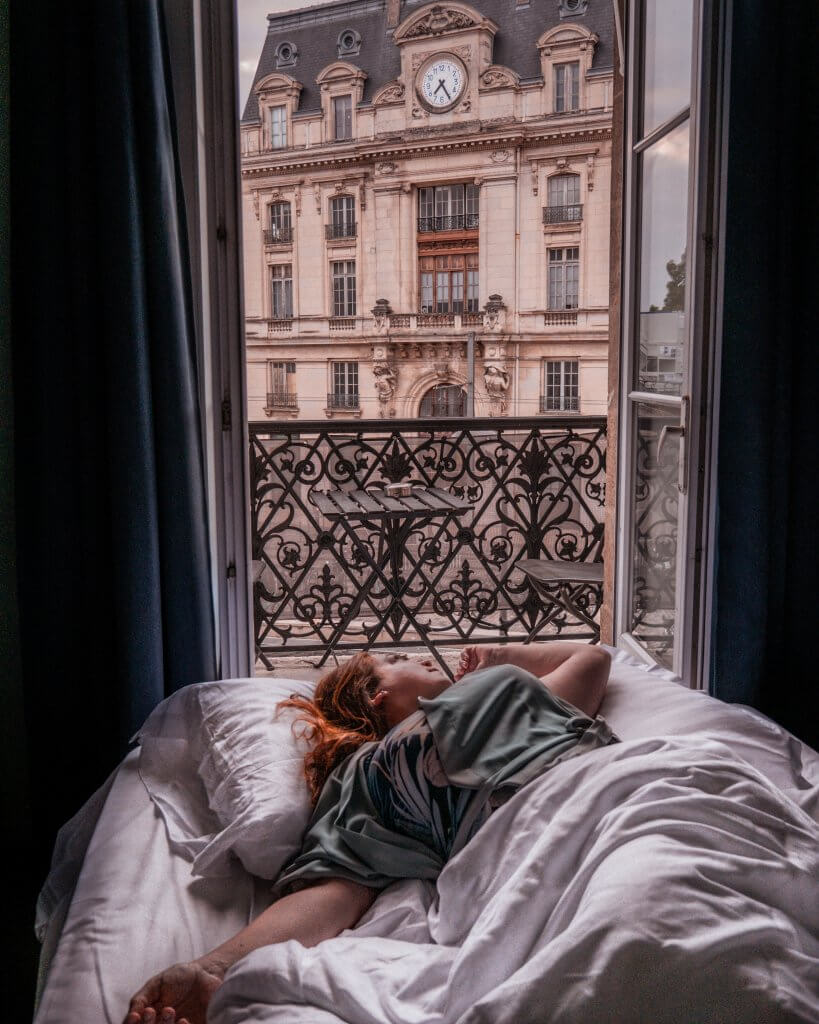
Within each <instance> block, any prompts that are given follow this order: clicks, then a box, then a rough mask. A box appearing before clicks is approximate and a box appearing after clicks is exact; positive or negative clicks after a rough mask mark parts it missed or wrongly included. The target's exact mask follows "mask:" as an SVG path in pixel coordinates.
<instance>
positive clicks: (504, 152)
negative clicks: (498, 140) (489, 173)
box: [489, 149, 512, 164]
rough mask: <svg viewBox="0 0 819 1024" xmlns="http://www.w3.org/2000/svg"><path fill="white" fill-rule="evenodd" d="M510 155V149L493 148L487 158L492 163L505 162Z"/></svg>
mask: <svg viewBox="0 0 819 1024" xmlns="http://www.w3.org/2000/svg"><path fill="white" fill-rule="evenodd" d="M511 156H512V151H511V149H493V150H492V152H491V153H490V154H489V159H490V160H491V161H492V163H493V164H505V163H507V162H508V160H509V159H510V157H511Z"/></svg>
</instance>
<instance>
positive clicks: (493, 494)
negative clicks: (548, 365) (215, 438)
mask: <svg viewBox="0 0 819 1024" xmlns="http://www.w3.org/2000/svg"><path fill="white" fill-rule="evenodd" d="M338 398H342V399H343V400H347V399H354V400H355V399H356V396H347V395H344V396H338V395H332V396H329V397H328V401H331V400H335V399H338ZM605 460H606V421H605V419H604V418H603V417H588V416H583V417H581V416H572V417H571V418H568V417H567V418H566V419H565V420H563V421H561V420H560V419H559V418H550V419H548V420H544V419H540V418H537V417H530V418H528V419H523V418H512V417H509V418H505V419H504V420H503V423H502V424H499V423H498V421H497V419H492V418H475V419H447V420H446V421H441V422H436V421H434V420H417V419H416V420H370V421H366V422H364V421H362V420H354V419H349V420H334V421H332V422H327V421H294V420H290V421H288V422H279V423H276V424H275V425H274V424H271V423H265V422H261V423H258V422H255V423H251V424H250V465H251V488H252V490H251V494H252V503H253V505H252V534H253V535H252V550H253V560H254V589H253V605H254V620H255V637H256V655H257V658H258V661H259V663H260V665H262V666H264V667H266V668H271V667H272V664H273V659H274V658H275V657H276V656H281V654H282V653H284V652H288V651H293V652H294V653H300V652H308V651H319V650H323V649H324V648H325V647H326V645H327V643H328V641H329V640H330V638H331V637H332V636H333V633H334V631H335V628H336V626H337V625H338V623H339V622H340V621H341V620H342V619H343V617H344V614H345V612H346V611H347V610H348V609H349V608H350V606H351V605H352V603H353V602H354V601H355V600H356V599H357V597H358V596H359V595H360V594H361V592H362V580H364V579H365V574H367V573H369V572H371V571H372V570H371V568H370V567H369V566H368V560H367V558H365V557H364V553H365V552H366V553H367V554H368V555H369V556H370V558H375V559H378V558H380V557H384V556H383V554H380V553H379V552H380V551H381V549H380V548H379V542H380V540H381V537H382V535H381V532H380V529H379V526H378V524H377V523H375V522H370V523H366V522H365V523H362V524H361V528H360V530H358V531H357V534H358V537H359V543H358V544H353V543H352V542H351V540H350V538H349V534H347V533H346V532H345V531H344V530H343V529H342V528H341V527H340V526H339V524H338V522H332V521H330V520H327V519H325V518H324V517H323V516H322V515H321V514H320V513H319V511H318V508H317V507H316V505H315V504H314V503H313V502H312V501H311V500H310V499H311V494H313V493H314V492H315V491H323V490H330V489H338V488H341V489H347V488H350V489H358V488H362V489H366V488H368V487H383V486H384V485H385V484H387V483H397V482H400V481H416V482H418V483H422V484H426V485H427V486H432V487H440V488H443V489H445V490H447V491H450V492H451V493H452V494H455V495H458V496H460V497H464V498H466V499H467V500H469V501H470V502H471V503H472V504H473V506H474V508H473V511H472V512H471V513H469V514H467V515H466V516H464V517H462V518H460V519H459V520H457V522H454V523H453V524H451V525H449V526H447V527H446V529H445V531H444V532H443V533H441V532H440V529H439V527H438V526H431V525H429V524H427V523H426V522H425V521H423V520H421V521H419V525H418V526H417V527H414V528H413V530H412V532H411V533H410V534H409V536H408V539H407V542H406V544H405V546H404V549H403V550H402V551H401V552H398V553H397V556H398V558H399V560H400V562H401V564H400V565H399V566H397V573H396V578H398V579H400V580H401V581H402V582H401V587H402V588H403V589H402V593H401V602H400V603H399V601H398V600H397V594H396V592H395V591H394V590H393V589H392V588H391V587H387V586H386V585H381V584H378V585H376V586H375V587H373V588H372V589H370V590H369V591H368V594H367V597H366V599H365V600H362V603H361V607H360V609H359V610H358V612H357V613H356V615H355V616H354V617H353V619H352V621H351V622H350V623H349V626H348V628H347V630H346V631H345V633H344V635H343V636H341V637H340V638H339V642H338V644H337V647H336V649H337V650H338V651H351V650H355V649H360V648H361V647H362V645H363V644H364V643H369V642H372V645H373V646H374V647H376V648H378V647H400V646H405V647H412V646H416V645H417V644H418V642H419V630H421V631H422V632H423V634H424V635H426V636H427V637H428V638H429V639H430V640H433V641H437V642H438V643H441V644H456V645H457V644H462V643H482V642H497V641H499V640H500V641H503V640H521V639H524V638H525V637H526V636H527V635H528V633H529V631H530V630H531V629H532V628H533V626H534V625H535V623H536V622H538V621H539V619H540V617H541V616H542V614H543V610H544V606H543V603H542V601H541V599H540V598H539V597H538V596H537V594H536V593H535V591H534V590H533V588H532V585H531V584H530V583H529V582H527V579H526V577H525V576H524V575H523V574H522V573H521V572H520V570H519V569H517V568H516V564H517V562H519V561H520V560H521V559H523V558H547V559H555V560H563V561H569V562H583V561H591V560H594V559H597V558H599V557H600V554H601V548H602V541H603V511H604V501H605V476H606V465H605ZM571 589H572V599H573V601H574V602H575V606H576V607H577V608H580V609H581V610H583V611H584V612H585V613H586V614H587V615H588V616H589V617H591V618H592V619H595V618H597V617H598V613H599V610H600V604H601V600H602V595H601V588H600V586H599V585H598V584H578V585H577V586H574V585H571ZM402 605H403V606H402ZM407 608H408V609H409V611H410V612H411V613H412V614H411V615H408V614H407ZM544 634H545V637H544V638H546V639H548V638H549V637H552V638H554V637H558V636H559V637H571V638H574V639H579V640H581V639H583V640H591V639H594V638H595V635H596V634H595V631H594V630H592V629H591V628H590V627H589V625H588V624H587V623H584V622H582V621H581V620H580V619H574V618H572V616H571V615H570V614H569V613H568V612H567V611H565V610H564V609H562V608H561V607H560V606H559V605H557V604H555V606H554V608H553V609H551V610H549V612H548V620H547V623H546V625H545V629H544Z"/></svg>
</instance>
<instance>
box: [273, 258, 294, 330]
mask: <svg viewBox="0 0 819 1024" xmlns="http://www.w3.org/2000/svg"><path fill="white" fill-rule="evenodd" d="M269 274H270V319H271V320H292V318H293V265H292V263H271V264H270V270H269ZM277 286H278V287H277Z"/></svg>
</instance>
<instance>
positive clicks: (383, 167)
mask: <svg viewBox="0 0 819 1024" xmlns="http://www.w3.org/2000/svg"><path fill="white" fill-rule="evenodd" d="M397 170H398V164H396V163H393V161H392V160H384V161H382V162H381V163H378V164H376V165H375V173H376V174H395V172H396V171H397Z"/></svg>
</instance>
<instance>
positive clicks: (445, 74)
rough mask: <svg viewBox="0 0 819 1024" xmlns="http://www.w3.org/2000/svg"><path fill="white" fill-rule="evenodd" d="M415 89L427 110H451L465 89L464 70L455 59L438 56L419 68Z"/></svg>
mask: <svg viewBox="0 0 819 1024" xmlns="http://www.w3.org/2000/svg"><path fill="white" fill-rule="evenodd" d="M416 89H417V91H418V97H419V99H420V100H421V101H422V103H423V104H424V105H425V106H426V107H427V109H428V110H434V111H443V110H451V109H452V107H454V106H455V104H456V103H457V102H458V100H460V99H461V98H462V97H463V94H464V91H465V89H466V68H465V67H464V66H463V64H462V63H461V62H460V61H459V60H458V58H457V57H453V56H451V55H450V54H438V56H436V57H433V58H432V59H431V60H429V61H427V63H426V64H424V65H423V66H422V67H421V69H420V71H419V72H418V78H417V79H416Z"/></svg>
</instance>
